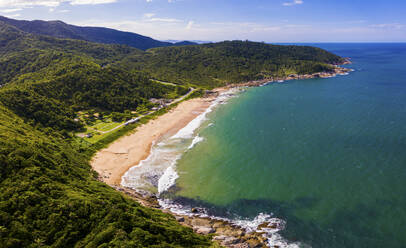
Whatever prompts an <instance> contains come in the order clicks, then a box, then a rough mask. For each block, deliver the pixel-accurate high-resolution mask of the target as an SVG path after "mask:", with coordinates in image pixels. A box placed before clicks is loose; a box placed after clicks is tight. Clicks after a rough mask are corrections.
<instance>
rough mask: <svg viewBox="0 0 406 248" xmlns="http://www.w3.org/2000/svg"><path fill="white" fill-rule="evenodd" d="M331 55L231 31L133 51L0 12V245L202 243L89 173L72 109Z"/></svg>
mask: <svg viewBox="0 0 406 248" xmlns="http://www.w3.org/2000/svg"><path fill="white" fill-rule="evenodd" d="M41 32H45V31H43V30H42V31H41ZM70 38H72V37H70ZM341 61H342V59H341V58H340V57H338V56H335V55H333V54H331V53H328V52H326V51H324V50H321V49H317V48H311V47H295V46H272V45H266V44H262V43H254V42H241V41H233V42H222V43H216V44H206V45H196V46H195V45H192V46H182V47H164V48H154V49H150V50H148V51H142V50H139V49H136V48H133V47H130V46H125V45H113V44H101V43H93V42H89V41H84V40H77V39H61V38H55V37H51V36H48V35H38V34H33V33H28V32H25V31H23V30H21V29H20V28H18V27H16V26H13V25H9V24H7V23H4V22H2V21H0V247H207V246H211V245H212V243H211V242H210V238H209V237H205V236H200V235H197V234H195V233H193V231H192V230H191V229H189V228H186V227H183V226H181V225H179V224H178V223H177V222H176V220H175V219H174V218H173V217H171V216H170V215H167V214H163V213H161V212H159V211H155V210H151V209H147V208H144V207H142V206H140V205H139V204H137V203H136V202H134V201H133V200H131V199H130V198H128V197H126V196H124V195H123V194H121V193H119V192H116V191H115V190H113V189H112V188H110V187H108V186H107V185H105V184H103V183H101V182H99V181H98V180H97V179H96V178H97V175H96V173H95V172H93V171H92V169H91V167H90V165H89V160H90V159H91V158H90V154H91V152H92V149H93V148H89V147H88V146H84V145H83V142H81V141H83V140H79V139H80V138H78V137H76V136H75V135H74V133H75V132H76V131H78V129H81V128H83V126H84V123H83V121H82V120H80V119H78V115H79V113H80V112H83V111H88V113H90V112H92V111H93V113H94V112H95V111H97V113H98V114H99V115H98V118H103V117H102V116H103V115H104V114H109V116H113V115H114V114H126V113H129V115H131V114H133V113H134V112H135V113H134V114H136V115H138V112H140V110H139V109H141V110H144V111H146V112H148V111H150V110H151V109H152V107H154V105H153V104H152V102H151V101H150V98H165V99H171V98H177V97H179V96H181V95H185V93H186V92H188V88H189V87H190V86H193V87H202V88H211V87H214V86H220V85H225V84H227V83H231V82H241V81H244V80H252V79H258V78H267V77H270V76H274V75H286V74H288V73H312V72H319V71H323V70H329V69H330V66H329V65H328V64H334V63H339V62H341ZM151 79H159V80H162V81H168V82H170V83H172V84H165V83H160V82H159V81H156V80H151ZM94 116H95V115H92V117H94ZM84 122H86V120H85V121H84ZM79 144H80V145H79Z"/></svg>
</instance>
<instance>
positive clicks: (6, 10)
mask: <svg viewBox="0 0 406 248" xmlns="http://www.w3.org/2000/svg"><path fill="white" fill-rule="evenodd" d="M21 10H23V9H22V8H17V9H2V10H0V12H2V13H13V12H18V11H21Z"/></svg>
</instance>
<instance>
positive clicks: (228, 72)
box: [120, 41, 343, 87]
mask: <svg viewBox="0 0 406 248" xmlns="http://www.w3.org/2000/svg"><path fill="white" fill-rule="evenodd" d="M341 62H343V60H342V58H341V57H339V56H336V55H334V54H331V53H329V52H327V51H325V50H322V49H319V48H315V47H308V46H279V45H269V44H264V43H256V42H248V41H245V42H244V41H226V42H221V43H213V44H204V45H197V46H186V47H165V48H154V49H150V50H148V51H147V53H146V54H143V55H142V56H130V57H126V58H125V59H124V60H122V61H120V64H121V65H122V66H126V65H131V66H133V65H134V64H135V66H136V68H137V69H138V70H143V71H147V72H149V73H150V74H151V75H152V76H153V77H155V78H158V79H161V80H163V81H169V82H178V83H193V84H195V85H199V86H202V87H207V86H209V87H214V86H220V85H224V84H227V83H239V82H245V81H249V80H256V79H264V78H271V77H282V76H288V75H290V74H311V73H315V72H321V71H329V70H331V66H330V65H328V64H337V63H341Z"/></svg>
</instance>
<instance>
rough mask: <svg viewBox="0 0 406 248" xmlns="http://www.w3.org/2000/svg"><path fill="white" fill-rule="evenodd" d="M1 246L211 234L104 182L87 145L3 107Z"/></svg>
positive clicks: (170, 242)
mask: <svg viewBox="0 0 406 248" xmlns="http://www.w3.org/2000/svg"><path fill="white" fill-rule="evenodd" d="M0 120H1V122H0V137H1V138H0V147H1V149H0V164H1V167H0V170H1V173H0V192H1V193H0V244H1V247H39V246H51V247H73V246H75V247H98V246H100V247H175V246H178V247H181V246H183V247H184V246H199V247H201V246H208V245H210V242H209V241H208V238H206V237H204V236H198V235H196V234H194V233H193V231H192V230H191V229H189V228H185V227H182V226H180V225H179V224H177V222H176V220H175V219H174V218H173V217H171V216H169V215H167V214H163V213H161V212H159V211H156V210H151V209H146V208H144V207H141V206H140V205H139V204H137V203H136V202H134V201H133V200H131V199H129V198H127V197H125V196H124V195H122V194H121V193H119V192H116V191H115V190H113V189H112V188H110V187H108V186H107V185H105V184H103V183H101V182H98V181H97V180H96V179H95V175H94V173H93V172H92V171H91V169H90V166H89V164H88V157H86V156H84V155H81V154H83V153H80V148H79V147H75V146H74V145H69V144H67V143H66V142H65V141H63V140H62V139H61V137H60V136H58V134H57V133H48V134H45V133H43V132H41V131H39V130H36V129H35V128H33V127H32V126H30V125H27V124H25V123H24V122H23V121H22V120H21V119H20V118H19V117H17V116H16V115H14V114H13V113H11V112H10V111H8V110H6V109H5V108H4V107H0Z"/></svg>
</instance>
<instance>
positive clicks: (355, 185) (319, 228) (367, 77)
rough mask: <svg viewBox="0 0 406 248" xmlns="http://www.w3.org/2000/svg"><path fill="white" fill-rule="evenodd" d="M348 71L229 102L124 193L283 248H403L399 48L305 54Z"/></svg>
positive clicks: (405, 107)
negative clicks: (150, 197)
mask: <svg viewBox="0 0 406 248" xmlns="http://www.w3.org/2000/svg"><path fill="white" fill-rule="evenodd" d="M308 45H313V46H317V47H321V48H323V49H326V50H328V51H331V52H333V53H336V54H338V55H340V56H343V57H350V58H351V60H352V62H353V64H350V65H346V67H348V68H351V69H353V70H354V71H353V72H351V73H349V75H345V76H336V77H332V78H327V79H308V80H293V81H285V82H283V83H271V84H268V85H266V86H263V87H255V88H244V89H241V90H234V91H233V92H229V93H227V94H224V95H223V96H222V97H220V98H219V99H218V100H217V102H216V104H213V106H212V107H211V108H210V109H208V110H207V111H206V112H205V113H204V114H203V115H201V116H199V117H198V118H197V119H195V120H194V121H193V122H192V123H190V124H189V125H188V126H187V127H185V128H184V129H182V130H181V131H180V132H179V133H178V134H176V135H175V136H172V137H164V138H163V139H162V140H160V141H159V142H158V143H157V144H155V145H154V146H153V148H152V151H151V155H150V157H149V158H148V159H146V160H145V161H143V162H142V163H141V166H139V167H134V168H132V169H131V170H130V171H129V172H127V173H126V175H125V176H124V178H123V184H124V185H125V186H130V187H133V188H136V189H139V190H146V191H152V192H159V193H160V199H161V200H160V201H161V203H162V205H165V206H167V207H168V208H172V209H173V210H174V211H180V212H182V211H183V212H185V213H187V212H189V211H190V208H191V207H198V208H199V209H201V211H202V212H203V213H204V214H206V215H210V216H215V217H218V218H225V219H229V220H232V221H234V222H235V223H236V224H240V225H242V226H245V227H247V228H248V229H250V230H255V228H256V227H257V226H258V224H259V223H261V222H266V221H270V222H278V221H279V222H278V223H279V224H280V225H279V226H280V228H279V229H278V232H277V233H275V230H272V231H270V232H269V237H270V244H273V245H279V246H283V247H368V248H373V247H394V248H395V247H399V248H400V247H406V229H405V228H406V62H405V58H406V44H402V43H393V44H389V43H385V44H375V43H368V44H361V43H355V44H351V43H343V44H333V43H326V44H308Z"/></svg>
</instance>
